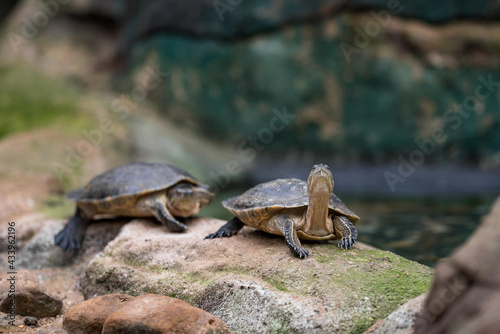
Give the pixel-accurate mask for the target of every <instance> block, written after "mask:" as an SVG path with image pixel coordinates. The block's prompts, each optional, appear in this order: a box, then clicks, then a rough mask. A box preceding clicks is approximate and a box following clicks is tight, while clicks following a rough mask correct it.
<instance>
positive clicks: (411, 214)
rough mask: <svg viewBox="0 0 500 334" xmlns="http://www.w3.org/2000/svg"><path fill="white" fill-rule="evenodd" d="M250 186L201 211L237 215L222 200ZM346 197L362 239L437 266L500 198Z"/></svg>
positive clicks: (221, 196)
mask: <svg viewBox="0 0 500 334" xmlns="http://www.w3.org/2000/svg"><path fill="white" fill-rule="evenodd" d="M245 190H246V189H233V190H231V191H229V192H225V193H222V194H219V195H218V196H217V198H216V199H215V200H214V204H212V205H210V206H209V207H208V208H206V209H204V210H203V212H201V214H202V215H207V216H212V217H218V218H220V219H226V220H227V219H230V218H232V217H231V214H230V213H229V212H228V211H226V210H225V209H224V208H223V207H222V205H221V204H220V202H221V201H222V200H223V199H225V198H228V197H231V196H235V195H239V194H241V193H242V192H244V191H245ZM342 199H343V201H344V202H345V203H346V204H347V205H348V207H349V208H350V209H351V210H353V211H354V212H356V213H357V214H358V215H359V216H360V217H361V221H360V223H359V224H358V225H357V229H358V232H359V236H358V240H359V241H362V242H364V243H367V244H369V245H371V246H374V247H376V248H379V249H383V250H388V251H391V252H394V253H396V254H398V255H401V256H403V257H405V258H407V259H410V260H414V261H417V262H419V263H422V264H425V265H428V266H431V267H433V266H435V264H436V262H437V261H438V260H439V259H442V258H444V257H446V256H448V255H449V254H450V253H451V251H452V250H453V249H455V248H456V247H457V246H459V245H460V244H462V243H463V242H464V241H465V240H466V239H467V237H469V236H470V235H471V233H472V232H473V231H474V230H475V229H476V227H477V226H478V225H479V224H480V222H481V217H482V216H484V215H485V214H487V213H488V212H489V210H490V207H491V204H492V203H493V201H494V200H495V197H493V196H474V197H472V196H469V197H459V198H452V197H444V196H440V197H439V198H438V197H424V198H422V197H420V198H412V199H394V198H385V199H373V198H371V199H370V198H364V199H360V198H344V197H342Z"/></svg>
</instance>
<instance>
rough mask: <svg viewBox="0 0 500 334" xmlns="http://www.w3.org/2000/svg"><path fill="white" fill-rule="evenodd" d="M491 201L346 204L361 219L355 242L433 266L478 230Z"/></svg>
mask: <svg viewBox="0 0 500 334" xmlns="http://www.w3.org/2000/svg"><path fill="white" fill-rule="evenodd" d="M494 200H495V198H494V197H466V198H442V197H441V198H420V199H412V200H394V199H386V200H348V199H346V200H345V202H346V203H348V205H349V207H350V208H351V209H352V210H353V211H354V212H356V213H357V214H358V215H359V216H360V217H361V222H360V224H359V225H358V226H357V228H358V231H359V237H358V239H359V240H360V241H362V242H365V243H367V244H369V245H372V246H374V247H377V248H380V249H384V250H389V251H391V252H394V253H396V254H399V255H401V256H403V257H405V258H408V259H411V260H414V261H417V262H419V263H422V264H425V265H428V266H431V267H433V266H435V264H436V262H437V261H438V260H439V259H442V258H444V257H446V256H448V255H449V254H450V253H451V252H452V251H453V249H455V248H456V247H457V246H459V245H460V244H462V243H463V242H464V241H465V240H466V239H467V238H468V237H469V236H470V235H471V234H472V232H473V231H474V230H475V229H476V228H477V227H478V225H479V224H480V222H481V217H482V216H483V215H485V214H487V213H488V212H489V209H490V207H491V204H492V203H493V201H494Z"/></svg>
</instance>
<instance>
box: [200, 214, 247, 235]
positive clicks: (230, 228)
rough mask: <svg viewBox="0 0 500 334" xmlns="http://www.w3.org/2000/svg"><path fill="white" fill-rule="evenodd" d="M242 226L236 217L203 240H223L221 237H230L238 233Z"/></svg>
mask: <svg viewBox="0 0 500 334" xmlns="http://www.w3.org/2000/svg"><path fill="white" fill-rule="evenodd" d="M243 226H244V224H243V223H242V222H241V221H240V220H239V219H238V218H236V217H234V218H233V219H231V220H230V221H228V222H227V223H225V224H224V225H222V226H221V228H219V229H218V230H217V232H215V233H212V234H209V235H207V236H206V237H205V239H214V238H223V237H232V236H233V235H235V234H236V233H238V232H239V231H240V230H241V229H242V228H243Z"/></svg>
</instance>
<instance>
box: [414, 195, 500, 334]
mask: <svg viewBox="0 0 500 334" xmlns="http://www.w3.org/2000/svg"><path fill="white" fill-rule="evenodd" d="M498 240H500V198H498V199H497V200H496V202H495V203H494V204H493V206H492V209H491V212H490V213H489V214H488V215H487V216H486V217H485V218H484V220H483V222H482V223H481V225H480V226H479V227H478V228H477V230H476V231H475V232H474V233H473V234H472V236H471V237H470V238H469V239H468V240H467V241H466V242H465V244H464V245H462V246H460V247H459V248H458V249H456V250H455V251H454V252H453V253H452V255H451V256H450V257H449V259H447V260H444V261H442V262H441V263H439V264H438V266H437V267H436V273H435V279H434V283H433V285H432V288H431V289H430V291H429V296H428V298H427V299H426V301H425V305H424V308H423V311H422V313H421V315H420V316H419V317H418V319H417V320H416V333H426V334H434V333H443V334H448V333H449V334H452V333H453V334H475V333H481V334H487V333H497V332H498V328H500V318H499V317H498V308H499V307H500V244H499V243H498Z"/></svg>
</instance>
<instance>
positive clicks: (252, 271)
mask: <svg viewBox="0 0 500 334" xmlns="http://www.w3.org/2000/svg"><path fill="white" fill-rule="evenodd" d="M223 223H224V222H223V221H221V220H216V219H208V218H194V219H192V220H191V221H189V222H188V224H189V227H190V229H189V231H188V232H187V233H182V234H177V233H169V232H167V231H166V230H165V228H164V227H163V226H161V225H159V224H157V223H155V222H154V221H153V220H144V219H137V220H133V221H131V222H130V223H128V224H126V225H125V226H124V227H123V228H122V229H121V231H120V233H119V234H118V236H117V237H116V238H115V239H114V240H113V241H112V242H110V243H109V244H108V246H107V247H106V248H105V249H104V251H102V252H101V253H99V254H98V255H96V256H95V257H94V258H93V260H92V261H91V262H90V264H89V266H88V268H87V269H86V272H85V274H84V276H83V277H82V279H81V282H80V284H81V287H82V291H83V294H84V296H85V298H91V297H95V296H99V295H104V294H111V293H125V294H129V295H133V296H138V295H141V294H145V293H155V294H160V295H166V296H171V297H176V298H179V299H181V300H184V301H186V302H188V303H189V304H191V305H193V306H196V307H199V308H201V309H203V310H205V311H207V312H210V313H211V314H213V315H215V316H216V317H218V318H219V319H221V320H222V321H223V322H224V323H226V325H227V326H228V328H229V329H230V330H231V331H234V332H237V333H255V332H269V333H282V332H286V333H302V332H305V331H307V332H308V333H331V332H336V333H362V332H363V331H365V330H366V329H367V328H368V327H369V326H370V325H372V324H373V323H374V322H375V321H376V320H378V319H382V318H385V317H387V316H388V315H389V314H390V313H391V312H392V311H393V310H395V309H396V308H397V307H398V305H400V304H402V303H404V302H407V301H408V300H410V299H412V298H414V297H416V296H418V295H420V294H422V293H423V292H425V291H426V290H427V289H428V287H429V285H430V282H431V279H432V275H433V270H432V269H431V268H429V267H426V266H423V265H420V264H418V263H416V262H413V261H409V260H406V259H404V258H402V257H400V256H397V255H395V254H393V253H390V252H386V251H381V250H376V249H373V248H371V247H369V246H367V245H364V244H362V243H357V244H356V245H355V247H354V248H353V249H352V250H349V251H346V250H340V249H338V248H337V247H336V245H335V244H334V243H328V242H327V243H325V242H323V243H319V242H318V243H314V242H309V243H306V244H305V246H306V247H307V248H308V249H309V250H310V251H311V254H312V256H311V257H310V258H308V259H306V260H301V259H298V258H296V257H294V256H293V255H292V254H291V253H290V251H289V249H288V247H287V246H286V244H285V242H284V240H283V238H281V237H278V236H272V235H268V234H265V233H262V232H260V231H256V230H254V229H251V228H249V227H245V228H244V229H243V230H242V231H241V232H240V233H239V234H238V235H236V236H234V237H232V238H223V239H215V240H203V237H204V236H205V235H207V234H208V233H211V232H213V231H215V230H217V229H218V228H219V227H220V226H221V225H222V224H223Z"/></svg>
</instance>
